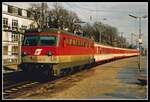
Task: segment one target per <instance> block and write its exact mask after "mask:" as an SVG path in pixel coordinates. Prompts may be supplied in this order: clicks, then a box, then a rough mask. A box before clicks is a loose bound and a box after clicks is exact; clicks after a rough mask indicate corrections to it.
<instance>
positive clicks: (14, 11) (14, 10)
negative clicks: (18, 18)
mask: <svg viewBox="0 0 150 102" xmlns="http://www.w3.org/2000/svg"><path fill="white" fill-rule="evenodd" d="M12 13H14V14H17V15H18V8H17V7H13V12H12Z"/></svg>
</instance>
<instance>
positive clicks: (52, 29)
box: [25, 28, 91, 40]
mask: <svg viewBox="0 0 150 102" xmlns="http://www.w3.org/2000/svg"><path fill="white" fill-rule="evenodd" d="M25 32H26V33H31V32H32V33H33V32H38V33H40V32H51V33H55V34H59V33H60V34H66V35H72V36H76V37H80V38H85V39H88V40H91V39H90V38H88V37H86V36H79V35H75V34H73V33H70V32H67V31H64V30H60V29H56V28H43V29H39V28H35V29H28V30H26V31H25ZM58 32H59V33H58Z"/></svg>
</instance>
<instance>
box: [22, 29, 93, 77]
mask: <svg viewBox="0 0 150 102" xmlns="http://www.w3.org/2000/svg"><path fill="white" fill-rule="evenodd" d="M93 49H94V41H92V40H90V39H88V38H85V37H79V36H76V35H73V34H71V33H68V32H65V31H62V30H58V29H42V30H41V31H38V29H35V30H30V31H27V32H26V33H25V36H24V41H23V44H22V48H21V51H22V63H21V64H20V66H21V69H22V70H23V71H25V72H31V73H39V74H40V73H44V75H46V76H49V77H50V76H59V75H62V74H65V73H67V72H70V71H72V70H74V69H75V68H79V67H78V66H84V65H87V64H91V63H93V62H94V56H93Z"/></svg>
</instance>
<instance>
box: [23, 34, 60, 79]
mask: <svg viewBox="0 0 150 102" xmlns="http://www.w3.org/2000/svg"><path fill="white" fill-rule="evenodd" d="M57 46H58V37H57V35H54V34H49V33H37V32H36V33H28V34H26V35H25V37H24V40H23V44H22V48H21V52H22V62H21V65H20V67H21V69H22V70H23V71H25V72H28V73H38V74H41V73H45V74H47V75H48V76H51V75H52V74H53V64H55V63H57V62H58V58H57V56H56V54H57V50H56V49H57Z"/></svg>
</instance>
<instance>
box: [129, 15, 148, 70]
mask: <svg viewBox="0 0 150 102" xmlns="http://www.w3.org/2000/svg"><path fill="white" fill-rule="evenodd" d="M129 16H130V17H132V18H135V19H139V58H138V66H139V71H141V63H140V62H141V61H140V57H141V51H140V49H141V44H142V38H141V19H142V18H147V15H144V16H141V17H138V16H134V15H131V14H129Z"/></svg>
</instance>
